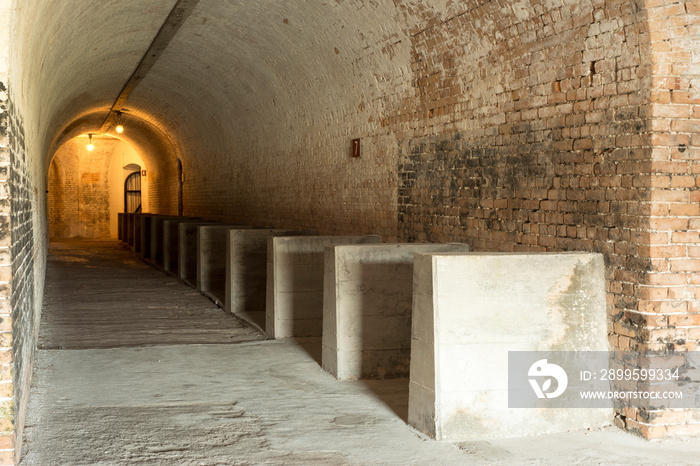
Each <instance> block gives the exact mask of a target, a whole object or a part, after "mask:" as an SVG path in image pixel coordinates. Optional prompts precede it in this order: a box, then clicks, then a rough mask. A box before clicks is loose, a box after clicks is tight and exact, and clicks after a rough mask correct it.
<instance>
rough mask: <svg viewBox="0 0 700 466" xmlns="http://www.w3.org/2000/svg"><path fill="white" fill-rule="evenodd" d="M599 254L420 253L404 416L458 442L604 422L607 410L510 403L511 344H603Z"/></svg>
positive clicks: (588, 347) (531, 347)
mask: <svg viewBox="0 0 700 466" xmlns="http://www.w3.org/2000/svg"><path fill="white" fill-rule="evenodd" d="M606 319H607V313H606V305H605V278H604V264H603V256H602V255H600V254H589V253H539V254H532V253H520V254H518V253H514V254H510V253H508V254H503V253H502V254H498V253H470V254H417V255H416V260H415V265H414V298H413V319H412V344H411V371H410V383H409V411H408V422H409V424H411V425H412V426H413V427H415V428H416V429H418V430H420V431H422V432H424V433H426V434H428V435H431V436H433V437H435V438H436V439H439V440H450V441H465V440H484V439H492V438H499V437H516V436H528V435H538V434H545V433H554V432H562V431H567V430H571V429H583V428H589V427H591V428H593V427H601V426H604V425H607V424H609V423H610V421H611V420H612V413H611V411H610V410H606V409H591V408H586V409H581V408H577V409H569V408H550V409H509V408H508V351H607V350H608V340H607V325H606Z"/></svg>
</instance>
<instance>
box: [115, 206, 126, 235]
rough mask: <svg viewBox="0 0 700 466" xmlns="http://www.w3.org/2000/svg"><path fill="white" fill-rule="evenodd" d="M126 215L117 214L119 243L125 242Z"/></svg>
mask: <svg viewBox="0 0 700 466" xmlns="http://www.w3.org/2000/svg"><path fill="white" fill-rule="evenodd" d="M124 228H125V225H124V213H123V212H118V213H117V239H118V240H119V241H124Z"/></svg>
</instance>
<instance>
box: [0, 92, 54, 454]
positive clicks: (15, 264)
mask: <svg viewBox="0 0 700 466" xmlns="http://www.w3.org/2000/svg"><path fill="white" fill-rule="evenodd" d="M34 169H36V168H34ZM9 184H10V186H9V187H10V212H11V215H10V218H11V222H10V232H11V235H10V236H11V239H10V241H11V243H10V244H11V249H10V251H11V264H12V278H11V289H12V292H11V298H10V304H11V310H12V313H11V317H12V318H11V321H12V351H11V355H12V356H11V358H12V363H13V367H12V373H13V384H14V386H13V389H12V394H13V398H12V399H13V409H12V412H13V413H14V415H13V416H8V415H5V416H3V419H4V420H5V421H7V420H9V419H12V420H13V423H14V425H13V426H12V427H10V425H9V424H6V425H5V429H11V428H12V430H14V434H15V435H16V441H15V452H14V453H15V455H16V458H19V456H18V455H19V450H20V448H21V438H22V431H23V428H24V417H25V412H26V408H27V399H28V396H29V385H30V383H31V372H32V365H33V360H34V352H35V348H36V341H37V337H38V331H39V317H40V309H41V302H42V295H43V271H44V270H45V260H46V259H45V251H44V248H45V247H46V241H45V236H44V231H45V222H42V221H40V220H39V216H41V215H42V212H41V210H40V202H39V189H40V188H39V187H38V186H37V185H36V184H35V182H34V177H33V176H32V162H31V161H30V159H29V157H28V153H27V146H26V141H25V133H24V126H23V122H22V118H21V116H20V115H19V114H18V112H17V109H16V108H15V107H14V106H12V105H10V179H9ZM8 395H9V394H8Z"/></svg>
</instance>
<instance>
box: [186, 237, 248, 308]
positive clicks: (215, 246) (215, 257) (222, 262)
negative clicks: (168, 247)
mask: <svg viewBox="0 0 700 466" xmlns="http://www.w3.org/2000/svg"><path fill="white" fill-rule="evenodd" d="M232 228H236V229H239V230H242V229H249V228H253V227H251V226H246V225H239V224H216V225H199V226H198V227H197V280H196V286H197V291H199V292H200V293H202V294H203V295H205V296H207V297H209V298H210V299H211V300H212V301H214V302H215V303H216V305H217V306H220V307H224V302H225V296H226V274H227V271H226V269H227V253H226V251H227V241H228V232H229V230H231V229H232Z"/></svg>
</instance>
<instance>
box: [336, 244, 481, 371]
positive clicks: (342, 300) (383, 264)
mask: <svg viewBox="0 0 700 466" xmlns="http://www.w3.org/2000/svg"><path fill="white" fill-rule="evenodd" d="M447 251H459V252H467V251H469V246H467V245H466V244H428V243H424V244H366V245H342V246H326V251H325V267H324V295H323V337H322V346H323V348H322V361H323V368H324V369H325V370H326V371H328V372H330V373H331V374H333V375H335V376H336V377H337V378H339V379H357V378H391V377H407V376H408V371H409V361H410V352H411V307H412V300H413V257H414V255H415V253H418V252H447Z"/></svg>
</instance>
